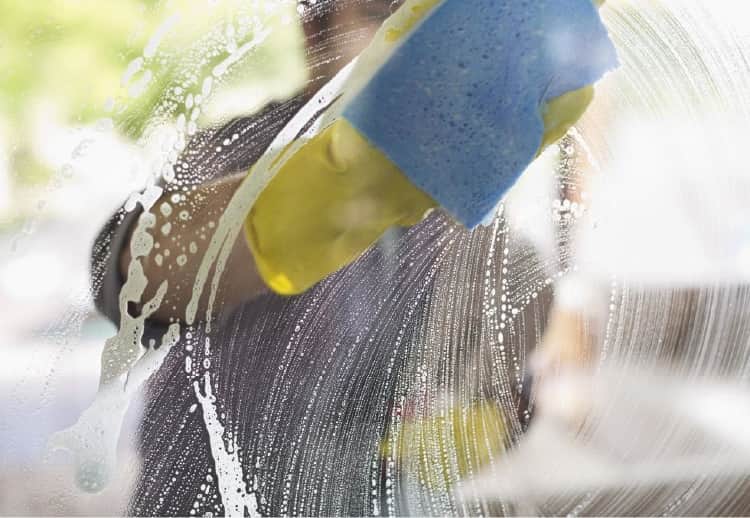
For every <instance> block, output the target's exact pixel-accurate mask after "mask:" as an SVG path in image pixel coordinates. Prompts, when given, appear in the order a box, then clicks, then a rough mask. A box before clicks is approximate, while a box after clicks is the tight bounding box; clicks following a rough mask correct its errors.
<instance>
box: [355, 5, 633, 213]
mask: <svg viewBox="0 0 750 518" xmlns="http://www.w3.org/2000/svg"><path fill="white" fill-rule="evenodd" d="M617 63H618V61H617V56H616V52H615V49H614V46H613V45H612V42H611V41H610V40H609V37H608V35H607V31H606V29H605V27H604V26H603V24H602V22H601V19H600V18H599V14H598V11H597V9H596V7H595V5H594V4H593V3H592V0H535V1H513V2H498V0H474V1H472V2H465V1H460V0H445V1H444V2H443V3H441V4H440V5H438V6H437V7H435V8H434V9H433V10H432V12H431V13H430V14H429V16H428V18H427V19H426V20H425V21H424V22H423V23H421V24H420V25H419V26H418V27H417V28H416V29H415V30H414V32H413V33H411V34H410V35H409V36H408V38H406V39H405V41H404V42H403V43H402V44H401V45H400V46H399V47H398V48H397V49H396V50H395V51H394V53H393V55H392V56H391V58H390V59H389V60H388V61H387V62H386V63H385V64H384V65H383V66H382V67H381V68H380V69H379V70H378V72H377V73H376V74H375V75H374V76H373V78H372V80H371V81H370V82H369V83H368V84H367V85H366V86H365V87H364V88H363V89H362V91H360V92H359V93H358V94H357V95H356V96H355V97H354V98H353V99H352V100H351V102H350V103H349V104H348V105H347V106H346V108H345V109H344V114H343V115H344V117H345V118H346V119H347V120H348V121H349V122H350V123H351V124H352V125H353V126H354V127H355V128H357V129H358V130H359V131H360V132H361V133H362V134H363V135H364V136H365V137H367V139H368V140H369V141H370V142H371V143H372V144H373V145H375V146H376V147H378V148H379V149H380V150H381V151H382V152H383V153H384V154H385V155H386V156H388V158H390V160H391V161H393V162H394V163H395V164H396V165H397V166H398V167H399V168H400V169H401V170H402V171H403V172H404V174H405V175H406V176H407V177H408V178H409V179H410V180H411V181H412V183H414V184H415V185H416V186H417V187H419V188H421V189H422V190H424V191H425V192H426V193H428V194H429V195H430V196H432V197H433V198H434V199H435V200H436V201H437V202H438V203H440V204H441V205H442V206H443V207H444V208H445V209H447V210H448V211H449V212H450V213H451V214H452V215H453V216H454V217H456V218H457V219H458V220H459V221H460V222H461V223H463V224H464V225H465V226H467V227H469V228H473V227H474V226H476V225H477V224H479V223H480V222H481V221H482V220H483V219H484V218H485V216H486V215H487V214H488V213H490V211H492V209H493V208H494V207H495V206H496V205H497V203H498V202H499V201H500V199H501V198H502V197H503V195H504V194H505V192H506V191H507V190H508V189H509V188H510V187H511V186H512V185H513V183H514V182H515V180H516V179H517V178H518V177H519V176H520V174H521V173H522V172H523V171H524V170H525V169H526V167H527V166H528V165H529V164H530V163H531V162H532V161H533V160H534V158H535V157H536V156H537V154H538V152H539V150H540V148H541V147H542V145H543V138H544V133H545V132H544V120H543V112H544V109H545V107H546V106H547V104H548V103H549V102H550V101H552V100H554V99H557V98H559V97H561V96H563V95H564V94H568V93H570V92H574V91H576V90H580V89H583V88H585V87H588V86H590V85H592V84H593V83H594V82H596V81H597V80H599V79H600V78H601V77H602V76H603V75H604V74H605V73H606V72H607V71H609V70H611V69H613V68H615V67H616V66H617Z"/></svg>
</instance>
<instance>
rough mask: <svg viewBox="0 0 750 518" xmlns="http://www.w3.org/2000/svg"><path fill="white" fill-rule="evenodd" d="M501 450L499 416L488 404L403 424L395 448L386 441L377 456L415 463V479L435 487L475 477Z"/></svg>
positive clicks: (493, 405)
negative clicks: (471, 476)
mask: <svg viewBox="0 0 750 518" xmlns="http://www.w3.org/2000/svg"><path fill="white" fill-rule="evenodd" d="M394 450H395V451H394ZM504 451H505V422H504V420H503V414H502V412H501V411H500V408H499V407H498V406H497V404H496V403H494V402H490V401H483V402H481V403H476V404H474V405H471V406H468V407H457V406H453V407H450V408H448V409H446V410H445V412H444V414H443V415H440V416H436V417H432V418H429V419H420V420H416V421H411V422H409V421H407V422H405V423H404V424H403V425H402V429H401V433H400V436H399V440H398V442H397V443H396V444H395V448H394V446H392V445H391V440H390V439H388V438H387V439H385V440H384V441H383V443H382V446H381V456H382V457H384V458H386V459H387V458H395V459H397V460H398V461H400V462H401V463H404V462H408V463H410V464H412V462H414V461H416V469H417V472H418V475H419V479H420V480H421V481H423V482H424V483H425V484H427V485H428V486H437V487H441V486H444V485H447V486H451V485H452V483H453V482H454V481H455V480H456V479H463V478H466V477H467V476H469V475H471V474H476V473H477V472H478V471H480V470H481V469H483V468H485V467H487V466H488V465H489V464H490V462H491V461H492V459H495V458H498V457H499V456H500V455H502V453H503V452H504ZM412 465H414V464H412Z"/></svg>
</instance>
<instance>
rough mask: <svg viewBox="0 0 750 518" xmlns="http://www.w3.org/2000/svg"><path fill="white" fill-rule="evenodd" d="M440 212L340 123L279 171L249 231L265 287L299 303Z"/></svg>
mask: <svg viewBox="0 0 750 518" xmlns="http://www.w3.org/2000/svg"><path fill="white" fill-rule="evenodd" d="M251 174H252V173H251ZM435 206H436V203H435V202H434V201H433V200H432V199H431V198H430V197H429V196H428V195H427V194H425V193H424V192H422V191H420V190H419V189H417V188H416V187H414V186H413V185H412V184H411V183H410V182H409V181H408V180H407V179H406V177H405V176H404V175H403V174H401V172H400V171H399V170H398V169H397V168H396V166H395V165H393V163H392V162H391V161H390V160H388V158H386V157H385V156H384V155H383V154H382V153H381V152H380V151H378V150H377V149H376V148H374V147H373V146H372V145H370V144H369V143H368V142H367V141H366V140H365V139H364V138H363V137H362V136H361V135H360V134H359V133H358V132H357V130H355V129H354V128H352V126H351V125H350V124H349V123H348V122H347V121H346V120H345V119H339V120H338V121H336V122H335V123H334V124H332V125H331V126H330V127H328V128H326V129H325V130H324V131H323V132H322V133H320V134H319V135H317V136H316V137H315V138H314V139H312V140H311V141H310V142H308V143H307V144H305V145H304V146H303V147H302V148H301V149H300V150H299V151H298V152H297V153H296V154H295V155H294V156H292V157H291V158H290V159H289V161H288V162H287V163H286V164H285V165H284V167H282V168H281V170H280V171H279V172H278V174H277V175H276V176H275V177H274V179H273V180H272V181H271V183H270V184H269V185H268V187H267V188H266V189H265V190H264V191H263V193H262V194H261V196H260V198H259V199H258V201H257V202H256V203H255V206H254V207H253V209H252V210H251V211H250V214H249V215H248V217H247V219H246V222H245V230H246V236H247V241H248V243H249V244H250V249H251V250H252V253H253V256H254V258H255V262H256V266H257V268H258V272H259V273H260V275H261V276H262V277H263V279H264V281H265V282H266V284H268V286H269V287H270V288H271V289H273V290H274V291H275V292H277V293H280V294H282V295H294V294H298V293H302V292H304V291H305V290H307V289H308V288H310V287H311V286H312V285H313V284H315V283H316V282H318V281H320V280H321V279H323V278H325V277H326V276H328V275H329V274H331V273H333V272H335V271H336V270H338V269H339V268H341V267H342V266H344V265H346V264H348V263H350V262H352V261H354V260H355V259H356V258H357V257H358V256H359V255H360V254H361V253H362V252H364V251H365V250H366V249H367V248H368V247H369V246H370V245H371V244H372V243H374V242H375V241H376V240H377V239H378V238H379V237H380V236H381V235H382V234H383V233H384V232H385V231H386V230H387V229H388V228H389V227H391V226H394V225H400V226H409V225H414V224H416V223H418V222H419V221H420V220H421V219H422V217H423V216H424V214H425V212H427V211H428V210H429V209H431V208H433V207H435Z"/></svg>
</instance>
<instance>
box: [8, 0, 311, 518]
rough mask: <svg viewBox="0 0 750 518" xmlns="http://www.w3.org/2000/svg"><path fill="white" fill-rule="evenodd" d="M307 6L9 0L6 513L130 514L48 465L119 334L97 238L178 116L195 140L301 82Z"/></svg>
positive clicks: (141, 182)
mask: <svg viewBox="0 0 750 518" xmlns="http://www.w3.org/2000/svg"><path fill="white" fill-rule="evenodd" d="M305 8H306V7H305V5H300V6H298V5H297V2H296V1H291V2H290V1H280V2H276V1H273V2H271V1H260V2H258V1H254V2H246V1H242V0H200V1H193V0H178V1H172V0H168V1H162V0H116V1H113V2H102V1H99V0H44V1H39V2H37V1H32V2H25V1H17V0H0V13H2V15H0V257H1V259H0V356H1V357H2V361H0V514H70V513H81V512H85V513H93V514H108V513H112V512H117V511H116V510H117V509H122V507H123V502H124V501H125V500H124V499H125V498H126V496H125V495H123V494H122V493H121V492H120V491H119V489H115V491H114V492H113V493H114V494H105V495H101V496H99V497H83V496H80V495H79V496H78V497H76V492H75V491H73V490H72V489H73V486H72V483H73V481H72V479H71V478H70V476H69V475H70V473H68V472H65V471H64V468H63V467H62V466H63V465H64V464H65V463H64V462H60V463H56V462H54V459H52V460H50V459H49V458H47V459H46V460H45V459H44V455H45V445H46V441H47V439H48V438H49V436H50V434H51V433H52V432H53V431H56V430H59V429H62V428H64V427H66V426H70V425H71V424H73V422H74V421H75V419H76V418H77V416H78V415H79V414H80V412H81V411H82V410H83V409H84V408H85V407H86V406H87V405H88V404H89V403H90V402H91V400H92V399H93V396H94V394H95V392H96V387H97V383H98V375H99V361H100V360H99V356H100V354H101V349H102V346H103V343H104V340H105V339H107V338H108V337H110V336H112V335H113V334H114V332H115V329H114V326H113V325H112V324H111V323H110V322H109V321H108V320H106V319H105V318H104V317H102V316H101V315H99V314H98V313H97V312H96V311H95V309H94V307H93V303H92V298H91V295H90V285H91V279H90V276H89V256H90V253H91V246H92V244H93V241H94V238H95V236H96V234H97V233H98V232H99V230H100V229H101V227H102V225H103V224H104V223H105V222H106V221H107V219H108V218H109V217H110V216H111V215H112V214H113V213H114V212H115V211H116V210H117V208H118V207H119V206H120V205H121V204H122V203H123V202H124V201H125V199H126V198H127V197H128V196H129V195H130V194H131V193H133V192H136V191H138V190H142V189H143V188H144V187H145V186H146V185H148V184H150V183H153V182H154V181H155V180H156V179H158V178H161V177H162V175H163V173H164V171H163V167H164V164H165V163H167V162H168V159H169V156H168V155H169V154H170V151H171V153H175V152H176V151H175V150H174V149H175V148H174V146H173V143H174V138H175V135H176V134H177V130H176V129H175V128H176V127H177V125H178V124H182V126H183V129H184V130H185V131H186V133H187V134H188V135H192V134H194V133H196V132H197V131H199V130H200V129H202V128H207V127H213V126H217V125H220V124H221V123H222V122H224V121H227V120H230V119H232V118H234V117H238V116H241V115H246V114H250V113H253V112H254V111H255V110H257V109H258V108H259V107H261V106H263V105H264V104H266V103H267V102H269V101H272V100H276V99H285V98H287V97H289V96H290V95H292V94H293V93H295V92H296V91H298V90H299V89H300V88H301V86H303V85H304V81H305V80H306V76H307V70H306V66H305V55H304V35H303V32H302V25H301V23H300V14H301V13H303V12H304V9H305ZM261 31H264V32H263V33H262V34H260V33H261ZM266 31H267V32H266ZM259 35H261V36H263V38H262V41H261V43H260V45H258V46H257V47H256V48H254V49H253V51H252V52H248V53H247V54H246V55H244V54H240V55H241V57H242V59H239V60H238V61H239V62H238V63H237V64H236V65H233V66H231V70H228V71H227V73H225V74H223V75H222V77H221V78H219V77H218V76H217V74H213V77H214V78H216V85H215V90H216V91H215V92H210V94H211V95H210V98H211V101H210V102H206V103H203V104H202V106H201V108H202V109H200V110H191V109H190V108H191V107H193V105H194V106H198V105H199V104H201V103H200V101H198V102H196V101H195V98H196V97H198V96H200V95H201V94H203V96H204V97H208V94H209V92H208V91H207V90H208V89H211V88H212V85H208V86H207V85H206V83H205V81H204V78H205V77H212V70H213V69H214V68H215V67H216V66H217V65H219V64H220V63H222V62H223V61H224V60H226V58H227V57H228V56H230V55H237V54H236V53H237V52H238V48H240V52H242V50H241V47H242V45H243V44H245V43H246V42H248V41H251V40H252V39H253V38H254V37H258V36H259ZM199 80H200V82H199ZM188 98H190V99H189V100H188ZM186 119H187V121H186ZM126 449H127V448H126ZM125 453H126V454H127V451H126V452H125ZM43 461H44V462H43ZM118 486H119V484H115V487H116V488H117V487H118ZM31 488H33V489H31ZM113 498H114V500H113Z"/></svg>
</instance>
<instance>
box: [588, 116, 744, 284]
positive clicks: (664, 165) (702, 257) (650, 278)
mask: <svg viewBox="0 0 750 518" xmlns="http://www.w3.org/2000/svg"><path fill="white" fill-rule="evenodd" d="M615 131H616V133H614V136H613V138H612V139H611V142H612V149H611V153H612V155H611V156H612V159H611V160H610V161H609V163H607V164H605V165H604V167H603V170H602V171H601V172H600V173H599V174H596V173H594V174H591V175H590V178H591V179H592V181H591V183H590V189H589V199H590V200H591V202H590V206H589V209H588V212H587V213H586V214H585V215H584V217H583V219H582V220H581V221H580V233H579V235H578V239H577V243H576V247H575V249H576V258H577V264H578V266H579V268H580V270H581V272H583V273H585V274H586V275H588V276H591V277H593V278H598V279H602V280H604V282H606V280H607V279H608V278H609V277H610V276H612V275H615V276H617V277H618V279H620V280H623V281H625V282H637V283H643V284H648V285H672V286H701V285H708V284H713V283H739V282H747V281H749V280H750V164H748V156H747V152H746V147H747V144H746V139H747V135H748V134H750V122H748V121H738V120H734V119H733V117H732V116H731V115H730V114H723V115H722V114H713V115H712V116H711V117H710V118H703V119H702V120H700V121H698V120H697V119H690V118H687V117H685V116H682V117H678V116H673V117H669V118H663V119H659V120H647V121H644V120H643V118H641V120H638V121H632V122H630V123H624V124H618V125H617V128H616V129H615Z"/></svg>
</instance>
